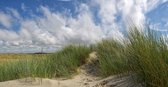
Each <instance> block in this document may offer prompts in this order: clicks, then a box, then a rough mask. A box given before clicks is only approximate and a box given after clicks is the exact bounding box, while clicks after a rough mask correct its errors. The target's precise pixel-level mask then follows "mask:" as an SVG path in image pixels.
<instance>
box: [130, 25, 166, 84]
mask: <svg viewBox="0 0 168 87" xmlns="http://www.w3.org/2000/svg"><path fill="white" fill-rule="evenodd" d="M128 38H129V40H130V44H129V45H127V51H128V52H127V54H128V55H127V57H128V58H129V65H130V69H131V71H132V72H133V73H135V74H136V75H137V80H138V81H140V82H141V83H143V84H144V86H146V87H168V83H167V81H168V62H167V61H168V49H167V45H166V43H165V42H164V40H163V39H162V38H159V37H158V35H157V33H154V32H152V31H150V30H149V31H147V32H145V33H141V32H140V31H138V30H137V29H136V28H135V29H134V30H132V31H130V32H129V35H128Z"/></svg>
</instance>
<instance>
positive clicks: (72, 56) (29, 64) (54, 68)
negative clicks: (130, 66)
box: [0, 45, 90, 81]
mask: <svg viewBox="0 0 168 87" xmlns="http://www.w3.org/2000/svg"><path fill="white" fill-rule="evenodd" d="M89 53H90V48H89V47H86V46H82V45H70V46H66V47H65V48H63V50H61V51H59V52H56V53H54V54H51V55H47V56H44V55H38V57H37V56H32V58H24V59H19V60H9V61H5V62H1V63H0V81H7V80H13V79H19V78H26V77H42V78H55V77H70V76H71V75H72V74H74V73H76V69H77V68H78V67H79V66H81V65H82V64H84V62H85V58H87V57H88V55H89Z"/></svg>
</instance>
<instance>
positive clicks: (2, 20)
mask: <svg viewBox="0 0 168 87" xmlns="http://www.w3.org/2000/svg"><path fill="white" fill-rule="evenodd" d="M0 24H2V25H3V26H5V27H6V28H10V27H11V16H10V15H7V14H5V13H3V12H0Z"/></svg>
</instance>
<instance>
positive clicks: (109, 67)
mask: <svg viewBox="0 0 168 87" xmlns="http://www.w3.org/2000/svg"><path fill="white" fill-rule="evenodd" d="M94 48H95V51H96V52H97V56H98V58H99V64H98V66H99V67H100V70H99V71H100V74H101V75H102V76H109V75H114V74H120V73H126V72H127V70H128V66H127V59H126V58H125V55H124V51H125V46H124V45H123V44H121V43H120V42H118V41H115V40H113V39H108V40H102V41H101V42H99V43H98V44H96V45H95V47H94Z"/></svg>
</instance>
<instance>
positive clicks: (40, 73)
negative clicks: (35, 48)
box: [0, 27, 168, 87]
mask: <svg viewBox="0 0 168 87" xmlns="http://www.w3.org/2000/svg"><path fill="white" fill-rule="evenodd" d="M146 30H147V31H146ZM146 30H145V31H144V32H142V31H139V30H138V29H137V28H136V27H134V28H132V29H130V31H129V32H128V33H127V35H126V37H127V40H124V41H122V42H121V41H117V40H114V39H106V40H102V41H100V42H98V43H96V44H93V45H91V46H84V45H69V46H66V47H64V48H63V49H62V50H60V51H57V52H56V53H52V54H50V55H47V54H45V55H41V54H40V55H36V56H34V55H33V56H32V55H31V56H29V55H24V56H22V57H24V58H23V59H22V58H19V59H18V58H16V59H17V60H14V61H13V60H8V61H4V62H0V81H7V80H12V79H19V78H25V77H42V78H58V77H70V76H72V75H74V74H76V73H77V68H79V67H80V66H81V65H83V64H85V62H86V59H87V58H88V56H89V54H90V53H91V52H93V51H94V52H96V53H97V58H98V63H97V64H96V66H97V67H99V68H98V70H97V72H98V73H99V75H100V76H102V77H107V76H111V75H132V77H133V78H134V79H135V81H137V82H139V83H141V84H142V85H143V86H144V87H168V83H167V81H168V69H167V68H168V49H167V44H166V42H165V40H164V39H163V38H162V37H159V35H158V34H157V33H156V32H152V31H151V30H149V29H146ZM9 56H11V55H9ZM12 57H14V55H12ZM0 59H1V58H0Z"/></svg>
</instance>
